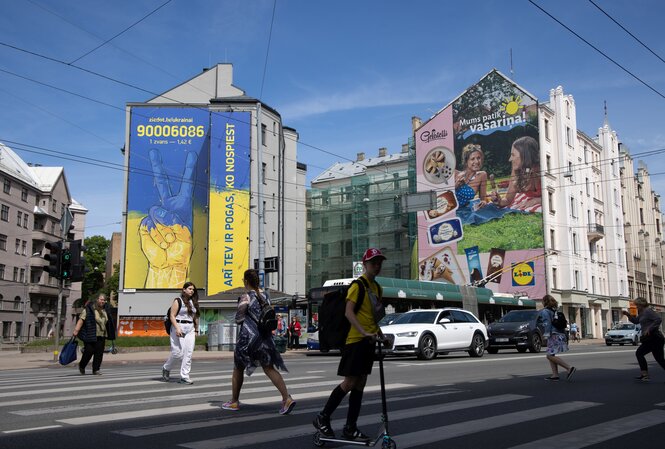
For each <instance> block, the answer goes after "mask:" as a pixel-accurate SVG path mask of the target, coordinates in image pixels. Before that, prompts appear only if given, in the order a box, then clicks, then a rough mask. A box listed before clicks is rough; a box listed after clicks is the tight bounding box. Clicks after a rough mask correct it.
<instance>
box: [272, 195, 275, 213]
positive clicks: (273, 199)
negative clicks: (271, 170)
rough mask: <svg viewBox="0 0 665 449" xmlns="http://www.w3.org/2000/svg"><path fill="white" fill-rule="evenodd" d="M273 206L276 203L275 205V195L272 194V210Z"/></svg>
mask: <svg viewBox="0 0 665 449" xmlns="http://www.w3.org/2000/svg"><path fill="white" fill-rule="evenodd" d="M275 204H276V203H275V194H274V193H273V194H272V208H273V209H274V208H275Z"/></svg>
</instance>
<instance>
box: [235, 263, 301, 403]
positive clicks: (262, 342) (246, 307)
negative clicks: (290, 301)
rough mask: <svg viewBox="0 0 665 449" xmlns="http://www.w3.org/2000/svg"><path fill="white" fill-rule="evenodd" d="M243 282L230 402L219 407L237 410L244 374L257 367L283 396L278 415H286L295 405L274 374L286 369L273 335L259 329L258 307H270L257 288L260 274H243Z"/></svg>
mask: <svg viewBox="0 0 665 449" xmlns="http://www.w3.org/2000/svg"><path fill="white" fill-rule="evenodd" d="M243 282H244V284H245V289H246V290H247V292H246V293H245V294H244V295H242V296H241V297H240V298H239V300H238V310H237V312H236V323H238V324H239V325H240V331H239V332H238V341H237V343H236V347H235V351H234V353H233V374H232V376H231V400H230V401H228V402H225V403H224V404H222V408H223V409H224V410H231V411H238V410H240V389H241V388H242V384H243V381H244V378H243V371H244V372H245V373H246V374H247V376H251V375H252V373H253V372H254V370H255V369H256V368H257V367H259V366H260V367H261V368H263V372H264V373H265V374H266V376H268V379H270V381H271V382H272V383H273V385H274V386H275V387H276V388H277V390H278V391H279V393H280V394H281V395H282V407H281V408H280V409H279V413H280V415H287V414H289V413H291V411H292V410H293V408H294V407H295V405H296V401H294V400H293V398H291V396H290V395H289V392H288V390H287V388H286V384H285V383H284V378H283V377H282V375H281V374H280V373H279V371H277V370H278V369H279V370H281V371H285V372H288V369H286V365H285V364H284V360H282V356H281V355H280V354H279V352H277V348H276V347H275V342H274V341H273V339H272V333H267V334H263V333H262V332H261V331H260V330H259V327H258V322H259V319H260V317H261V305H262V304H264V303H265V302H266V301H267V302H268V303H270V298H268V295H267V294H266V293H265V292H264V291H263V290H261V289H260V288H259V273H258V272H257V271H256V270H252V269H250V270H246V271H245V273H244V276H243Z"/></svg>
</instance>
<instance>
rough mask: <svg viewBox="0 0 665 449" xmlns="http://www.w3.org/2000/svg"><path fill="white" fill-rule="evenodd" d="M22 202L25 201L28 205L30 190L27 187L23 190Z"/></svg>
mask: <svg viewBox="0 0 665 449" xmlns="http://www.w3.org/2000/svg"><path fill="white" fill-rule="evenodd" d="M21 201H25V202H26V203H27V202H28V189H26V188H25V187H23V188H22V189H21Z"/></svg>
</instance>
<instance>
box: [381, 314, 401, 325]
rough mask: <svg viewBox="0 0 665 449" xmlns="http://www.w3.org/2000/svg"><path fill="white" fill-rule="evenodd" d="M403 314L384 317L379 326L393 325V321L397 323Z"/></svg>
mask: <svg viewBox="0 0 665 449" xmlns="http://www.w3.org/2000/svg"><path fill="white" fill-rule="evenodd" d="M400 315H402V314H401V313H389V314H388V315H386V316H384V317H383V318H381V320H379V326H387V325H388V324H393V321H395V320H396V319H397V318H398V317H399V316H400Z"/></svg>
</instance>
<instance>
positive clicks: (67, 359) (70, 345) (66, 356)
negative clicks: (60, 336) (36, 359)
mask: <svg viewBox="0 0 665 449" xmlns="http://www.w3.org/2000/svg"><path fill="white" fill-rule="evenodd" d="M78 347H79V344H78V341H77V340H76V337H73V336H72V338H70V339H69V341H68V342H67V343H65V345H64V346H63V347H62V350H61V351H60V356H59V357H58V361H59V362H60V364H61V365H69V364H70V363H72V362H73V361H74V360H76V352H77V350H78Z"/></svg>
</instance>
